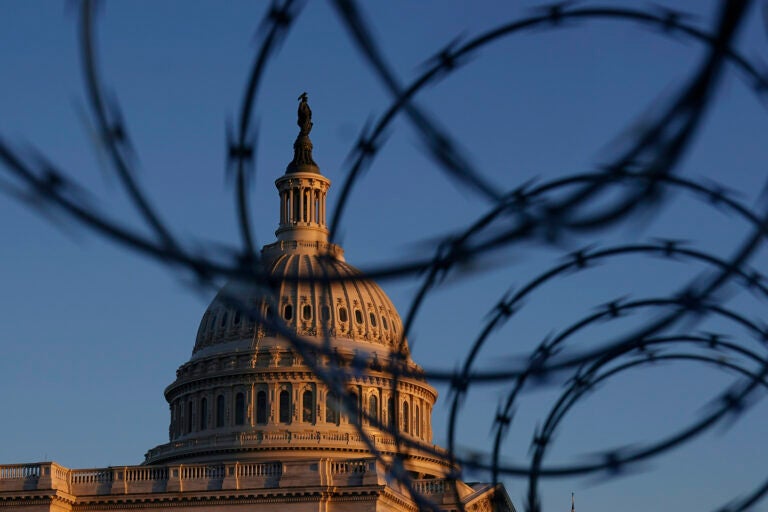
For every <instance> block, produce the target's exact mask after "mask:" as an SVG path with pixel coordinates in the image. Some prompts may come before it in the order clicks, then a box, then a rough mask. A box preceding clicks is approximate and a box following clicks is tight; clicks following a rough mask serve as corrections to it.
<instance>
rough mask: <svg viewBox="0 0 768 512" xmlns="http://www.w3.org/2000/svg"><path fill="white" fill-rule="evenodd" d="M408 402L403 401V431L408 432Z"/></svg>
mask: <svg viewBox="0 0 768 512" xmlns="http://www.w3.org/2000/svg"><path fill="white" fill-rule="evenodd" d="M408 423H409V422H408V402H403V432H405V433H406V434H407V433H408V429H409V427H410V425H409V424H408Z"/></svg>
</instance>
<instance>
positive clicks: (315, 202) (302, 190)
mask: <svg viewBox="0 0 768 512" xmlns="http://www.w3.org/2000/svg"><path fill="white" fill-rule="evenodd" d="M297 124H298V125H299V134H298V136H297V137H296V141H295V142H294V143H293V160H291V163H289V164H288V167H287V168H286V169H285V174H284V175H283V176H281V177H280V178H278V179H277V180H276V181H275V186H276V187H277V190H278V193H279V194H280V226H279V227H278V228H277V231H275V235H276V236H277V239H278V240H281V241H283V240H304V241H319V242H326V241H328V228H327V226H326V223H325V219H326V212H325V199H326V194H327V193H328V188H329V187H330V186H331V182H330V180H329V179H328V178H326V177H325V176H323V175H322V174H321V173H320V168H319V167H318V165H317V164H316V163H315V161H314V159H313V158H312V141H311V140H310V139H309V132H310V131H312V110H311V109H310V108H309V103H307V93H306V92H305V93H303V94H302V95H301V96H299V109H298V120H297Z"/></svg>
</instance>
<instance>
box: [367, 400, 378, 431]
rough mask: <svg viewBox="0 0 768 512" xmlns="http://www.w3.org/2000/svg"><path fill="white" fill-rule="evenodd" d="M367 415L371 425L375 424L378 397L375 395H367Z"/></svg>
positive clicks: (376, 421)
mask: <svg viewBox="0 0 768 512" xmlns="http://www.w3.org/2000/svg"><path fill="white" fill-rule="evenodd" d="M368 416H369V418H368V421H369V422H370V424H371V425H376V423H378V422H379V399H378V398H377V397H376V395H371V396H369V397H368Z"/></svg>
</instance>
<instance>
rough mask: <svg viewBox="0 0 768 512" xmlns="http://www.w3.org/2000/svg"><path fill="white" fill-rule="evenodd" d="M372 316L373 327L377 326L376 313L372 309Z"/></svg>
mask: <svg viewBox="0 0 768 512" xmlns="http://www.w3.org/2000/svg"><path fill="white" fill-rule="evenodd" d="M370 317H371V327H376V315H375V314H374V312H373V311H371V314H370Z"/></svg>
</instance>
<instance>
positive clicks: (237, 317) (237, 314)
mask: <svg viewBox="0 0 768 512" xmlns="http://www.w3.org/2000/svg"><path fill="white" fill-rule="evenodd" d="M241 317H242V315H241V314H240V311H239V310H238V311H235V317H234V318H233V319H232V323H233V324H235V325H240V319H241Z"/></svg>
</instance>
